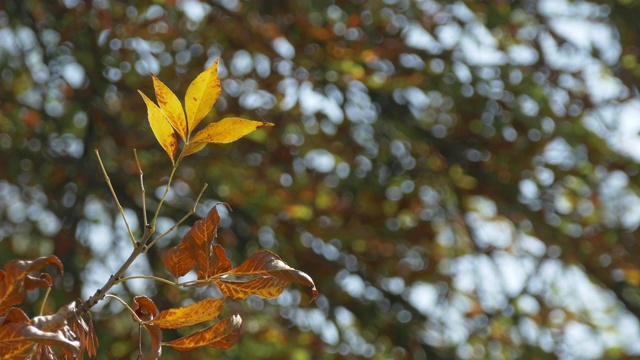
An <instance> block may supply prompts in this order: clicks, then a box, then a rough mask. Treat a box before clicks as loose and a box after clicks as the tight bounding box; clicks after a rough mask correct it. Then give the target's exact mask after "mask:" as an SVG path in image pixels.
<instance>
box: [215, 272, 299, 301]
mask: <svg viewBox="0 0 640 360" xmlns="http://www.w3.org/2000/svg"><path fill="white" fill-rule="evenodd" d="M213 282H214V283H215V284H216V285H217V286H218V287H219V288H220V290H221V291H222V293H223V294H225V295H226V296H228V297H230V298H232V299H235V300H244V299H246V298H248V297H249V296H251V295H257V296H260V297H262V298H267V299H273V298H277V297H278V296H280V294H282V291H284V288H285V287H287V286H289V284H290V283H291V282H290V281H288V280H283V279H278V278H275V277H272V276H265V277H259V278H256V279H251V280H248V281H231V280H214V281H213Z"/></svg>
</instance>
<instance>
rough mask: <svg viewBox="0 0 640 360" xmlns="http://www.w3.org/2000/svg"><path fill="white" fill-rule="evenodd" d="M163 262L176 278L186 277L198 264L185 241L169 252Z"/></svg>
mask: <svg viewBox="0 0 640 360" xmlns="http://www.w3.org/2000/svg"><path fill="white" fill-rule="evenodd" d="M162 261H163V262H164V267H165V268H167V271H169V272H170V273H171V275H173V276H174V277H176V278H179V277H181V276H184V275H185V274H186V273H188V272H189V271H191V269H193V267H194V266H195V264H196V262H195V260H193V256H191V252H190V251H189V244H188V243H186V242H184V241H182V242H180V244H178V245H176V246H174V247H172V248H170V249H169V250H167V252H166V253H165V254H164V257H163V258H162Z"/></svg>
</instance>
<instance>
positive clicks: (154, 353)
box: [144, 324, 162, 359]
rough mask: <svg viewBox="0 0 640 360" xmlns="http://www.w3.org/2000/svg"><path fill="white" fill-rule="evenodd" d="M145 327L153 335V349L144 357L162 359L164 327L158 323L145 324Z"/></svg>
mask: <svg viewBox="0 0 640 360" xmlns="http://www.w3.org/2000/svg"><path fill="white" fill-rule="evenodd" d="M144 328H145V329H146V330H147V332H148V333H149V336H151V349H150V350H149V353H147V354H146V355H145V357H144V359H160V356H161V355H162V329H160V327H158V326H156V325H150V324H144Z"/></svg>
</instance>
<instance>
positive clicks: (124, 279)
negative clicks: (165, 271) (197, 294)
mask: <svg viewBox="0 0 640 360" xmlns="http://www.w3.org/2000/svg"><path fill="white" fill-rule="evenodd" d="M132 279H146V280H154V281H158V282H162V283H165V284H167V285H171V286H174V287H179V286H180V284H177V283H175V282H173V281H170V280H167V279H163V278H160V277H157V276H148V275H135V276H127V277H125V278H121V279H120V280H117V281H116V284H119V283H123V282H125V281H129V280H132Z"/></svg>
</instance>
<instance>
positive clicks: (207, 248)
mask: <svg viewBox="0 0 640 360" xmlns="http://www.w3.org/2000/svg"><path fill="white" fill-rule="evenodd" d="M219 221H220V215H219V214H218V210H217V207H216V206H214V207H213V208H211V210H210V211H209V213H208V214H207V216H206V217H205V218H203V219H200V220H198V221H196V223H195V224H193V226H192V227H191V230H189V232H188V233H187V234H186V235H185V236H184V238H183V239H182V241H183V242H186V243H187V244H188V245H189V251H190V253H191V256H192V257H193V259H194V260H195V262H196V265H198V279H199V280H202V279H206V278H208V277H210V276H212V275H215V274H217V273H220V272H225V271H229V270H230V269H231V261H229V259H228V258H227V257H226V255H225V254H224V249H222V248H221V247H220V246H219V245H215V246H214V244H213V240H214V238H215V237H216V232H217V230H218V222H219Z"/></svg>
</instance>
